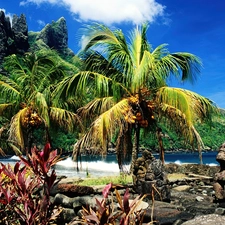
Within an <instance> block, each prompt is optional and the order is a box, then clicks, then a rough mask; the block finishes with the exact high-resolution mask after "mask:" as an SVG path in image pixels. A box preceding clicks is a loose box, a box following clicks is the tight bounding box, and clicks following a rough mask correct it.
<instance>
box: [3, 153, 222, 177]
mask: <svg viewBox="0 0 225 225" xmlns="http://www.w3.org/2000/svg"><path fill="white" fill-rule="evenodd" d="M216 155H217V152H206V153H204V152H203V154H202V156H203V164H207V165H211V166H213V165H218V163H217V161H216ZM154 156H155V158H159V155H158V154H154ZM17 160H19V158H18V157H15V156H13V157H12V158H9V159H4V160H3V159H1V160H0V161H1V162H3V163H10V164H14V163H15V162H16V161H17ZM165 161H166V163H177V164H183V163H199V156H198V153H197V152H195V153H183V152H182V153H166V154H165ZM79 167H80V171H77V163H76V162H74V161H73V160H72V159H71V157H69V158H67V159H65V160H62V161H60V162H58V163H57V165H56V166H55V170H56V174H57V175H58V176H67V177H80V178H84V177H87V175H89V176H111V175H119V173H120V171H119V168H118V165H117V162H116V157H115V155H108V156H107V157H106V158H104V159H103V158H102V157H100V156H92V157H91V156H86V157H83V158H82V163H81V164H79ZM125 169H126V170H127V171H129V165H127V166H126V167H125Z"/></svg>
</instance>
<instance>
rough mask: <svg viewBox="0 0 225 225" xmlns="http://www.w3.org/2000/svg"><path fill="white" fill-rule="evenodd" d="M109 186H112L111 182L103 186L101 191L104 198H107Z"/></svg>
mask: <svg viewBox="0 0 225 225" xmlns="http://www.w3.org/2000/svg"><path fill="white" fill-rule="evenodd" d="M111 188H112V183H109V184H107V185H106V186H105V188H104V189H103V191H102V195H103V196H104V198H108V195H109V191H110V189H111Z"/></svg>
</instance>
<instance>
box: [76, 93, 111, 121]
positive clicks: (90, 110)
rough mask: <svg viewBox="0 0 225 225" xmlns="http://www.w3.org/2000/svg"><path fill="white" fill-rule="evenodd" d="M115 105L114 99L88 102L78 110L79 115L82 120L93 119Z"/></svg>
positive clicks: (105, 98)
mask: <svg viewBox="0 0 225 225" xmlns="http://www.w3.org/2000/svg"><path fill="white" fill-rule="evenodd" d="M114 104H115V102H114V98H113V97H112V96H110V97H103V98H95V99H93V100H92V101H90V102H88V104H86V105H85V106H83V107H81V108H79V109H78V111H77V113H78V114H79V115H80V116H81V117H82V118H88V117H92V118H93V115H95V116H96V115H100V114H102V113H104V112H105V111H107V110H108V109H110V108H111V107H112V106H113V105H114Z"/></svg>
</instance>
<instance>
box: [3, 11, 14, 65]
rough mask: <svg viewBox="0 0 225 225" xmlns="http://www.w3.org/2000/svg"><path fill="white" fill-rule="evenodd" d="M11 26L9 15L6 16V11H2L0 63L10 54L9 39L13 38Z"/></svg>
mask: <svg viewBox="0 0 225 225" xmlns="http://www.w3.org/2000/svg"><path fill="white" fill-rule="evenodd" d="M11 36H12V32H11V26H10V21H9V18H8V17H5V13H4V12H3V11H0V63H1V62H2V60H3V58H4V57H5V56H6V55H8V52H9V49H8V40H9V38H11Z"/></svg>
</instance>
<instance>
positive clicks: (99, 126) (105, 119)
mask: <svg viewBox="0 0 225 225" xmlns="http://www.w3.org/2000/svg"><path fill="white" fill-rule="evenodd" d="M129 107H130V106H129V103H128V100H127V99H123V100H121V101H120V102H118V103H117V104H115V105H114V106H113V107H111V108H110V109H109V110H107V111H105V112H104V113H102V114H101V115H100V116H99V117H98V118H97V119H96V120H95V121H94V122H93V123H92V124H91V127H90V129H89V131H88V132H87V133H86V134H85V135H84V136H83V138H81V139H80V140H79V142H78V143H77V145H76V146H75V149H74V155H75V157H76V153H77V152H78V151H79V150H80V149H83V148H85V147H97V148H98V149H97V148H96V152H97V151H98V150H99V147H102V153H103V154H105V153H106V149H107V142H108V140H111V138H112V136H113V134H115V133H116V131H118V129H120V130H121V129H122V130H123V129H124V130H125V129H127V128H126V126H127V121H126V120H125V116H126V111H125V109H128V108H129ZM77 147H78V149H76V148H77Z"/></svg>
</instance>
